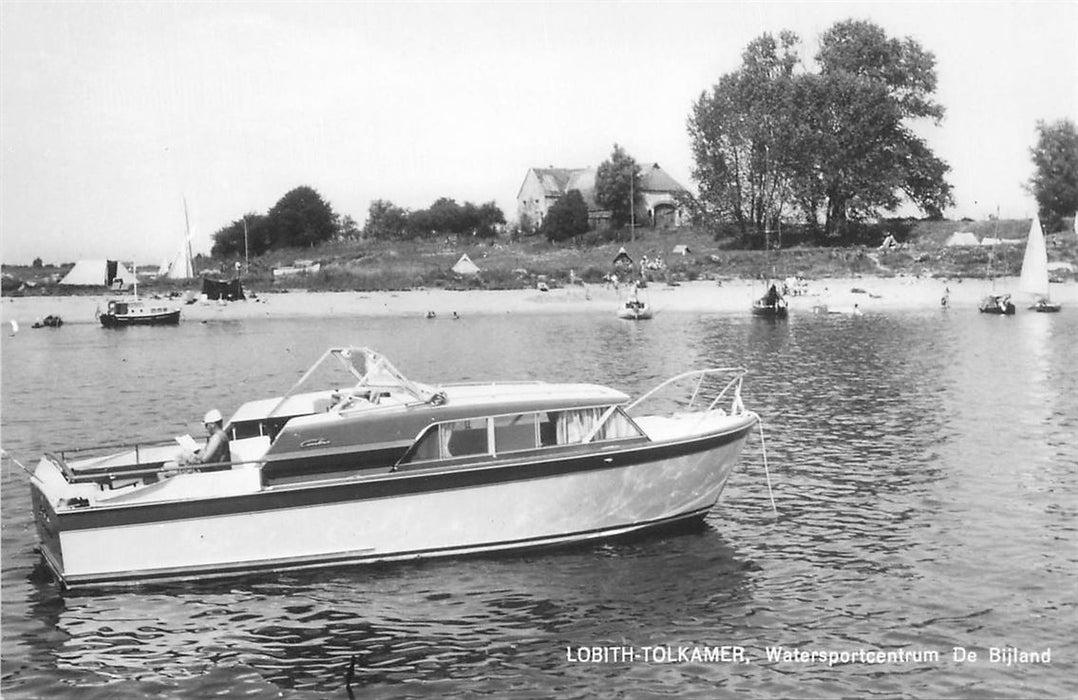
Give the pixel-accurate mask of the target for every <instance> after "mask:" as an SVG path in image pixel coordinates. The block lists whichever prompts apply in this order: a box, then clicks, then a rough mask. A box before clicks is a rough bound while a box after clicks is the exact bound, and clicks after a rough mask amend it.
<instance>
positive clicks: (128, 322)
mask: <svg viewBox="0 0 1078 700" xmlns="http://www.w3.org/2000/svg"><path fill="white" fill-rule="evenodd" d="M179 322H180V312H179V311H172V312H169V313H163V314H153V315H145V316H117V315H115V314H101V325H102V326H105V327H106V328H122V327H124V326H175V325H178V324H179Z"/></svg>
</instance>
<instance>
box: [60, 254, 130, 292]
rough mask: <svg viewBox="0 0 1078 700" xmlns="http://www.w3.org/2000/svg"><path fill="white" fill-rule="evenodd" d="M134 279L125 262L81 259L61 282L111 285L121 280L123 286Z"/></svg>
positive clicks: (96, 285) (84, 285)
mask: <svg viewBox="0 0 1078 700" xmlns="http://www.w3.org/2000/svg"><path fill="white" fill-rule="evenodd" d="M134 281H135V276H134V275H133V274H131V272H130V270H128V269H127V268H126V267H124V266H123V263H119V262H116V261H115V260H79V261H78V262H77V263H75V267H73V268H71V270H70V271H69V272H68V273H67V274H66V275H64V278H63V279H62V280H60V284H68V285H78V286H83V287H100V286H104V287H111V286H112V283H113V282H119V283H120V286H121V287H122V286H125V285H126V284H128V283H134Z"/></svg>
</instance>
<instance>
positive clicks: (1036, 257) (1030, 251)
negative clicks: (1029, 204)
mask: <svg viewBox="0 0 1078 700" xmlns="http://www.w3.org/2000/svg"><path fill="white" fill-rule="evenodd" d="M1018 287H1019V289H1021V290H1022V291H1023V292H1026V293H1027V294H1031V295H1032V296H1033V306H1030V307H1029V308H1030V309H1032V310H1033V311H1040V312H1053V311H1059V310H1060V309H1061V308H1063V305H1062V304H1058V303H1054V302H1052V301H1051V299H1050V298H1049V295H1048V249H1047V248H1046V247H1045V245H1044V232H1043V231H1042V230H1041V222H1040V220H1039V219H1038V218H1037V217H1033V222H1032V223H1031V224H1030V225H1029V238H1028V239H1026V254H1025V256H1024V257H1023V258H1022V275H1021V277H1019V278H1018Z"/></svg>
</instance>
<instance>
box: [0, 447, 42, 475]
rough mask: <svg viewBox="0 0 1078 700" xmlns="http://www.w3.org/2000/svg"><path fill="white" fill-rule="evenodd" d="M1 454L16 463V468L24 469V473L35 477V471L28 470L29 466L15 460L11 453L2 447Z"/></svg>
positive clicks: (0, 448)
mask: <svg viewBox="0 0 1078 700" xmlns="http://www.w3.org/2000/svg"><path fill="white" fill-rule="evenodd" d="M0 454H2V455H3V456H5V457H7V458H8V459H10V460H11V461H12V462H14V463H15V466H16V467H18V468H19V469H22V470H23V471H24V472H26V473H27V474H29V475H30V476H33V475H34V472H33V470H31V469H29V468H28V467H27V466H26V465H25V464H23V463H22V462H20V461H19V460H17V459H15V458H14V457H12V456H11V453H10V452H8V451H7V450H5V449H4V448H2V447H0Z"/></svg>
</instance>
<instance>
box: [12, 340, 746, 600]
mask: <svg viewBox="0 0 1078 700" xmlns="http://www.w3.org/2000/svg"><path fill="white" fill-rule="evenodd" d="M331 359H332V360H335V361H337V362H338V363H339V364H340V366H341V367H342V368H343V369H344V370H346V372H347V376H348V378H349V379H350V381H349V382H348V383H347V384H343V385H342V384H331V385H330V386H325V385H320V386H319V387H318V388H314V389H313V390H311V388H310V387H307V386H306V385H307V384H308V383H310V382H311V378H312V377H314V376H316V370H320V368H321V367H322V365H323V363H325V362H328V361H329V360H331ZM330 364H333V363H332V362H331V363H330ZM744 374H745V370H744V369H741V368H715V369H699V370H693V371H690V372H686V373H683V374H679V375H677V376H675V377H672V378H671V379H668V380H667V381H665V382H663V383H661V384H659V386H657V387H656V388H655V389H653V390H652V391H650V392H647V393H645V394H643V395H642V396H640V398H637V399H636V400H630V398H629V396H627V395H626V394H624V393H623V392H621V391H618V390H616V389H612V388H608V387H604V386H598V385H594V384H580V383H559V384H555V383H550V384H548V383H544V382H535V381H530V382H512V383H483V384H476V383H468V384H446V385H440V386H432V385H427V384H422V383H419V382H415V381H412V380H410V379H407V378H406V377H404V375H402V374H401V373H400V372H399V371H398V370H397V369H396V368H395V367H393V365H391V364H390V363H389V361H388V360H386V359H385V358H384V357H382V356H381V355H380V354H378V353H376V352H375V351H373V350H370V349H369V348H361V347H342V348H331V349H330V350H328V351H327V352H326V353H325V354H324V355H323V356H322V358H321V359H320V360H319V361H318V362H316V363H315V364H314V365H313V366H312V367H311V368H310V369H309V370H308V371H307V372H306V373H305V374H304V375H303V377H302V378H301V379H300V380H299V382H297V383H296V385H295V386H293V387H292V388H291V389H290V390H289V391H288V392H286V393H284V394H283V395H281V396H277V397H272V398H266V399H257V400H253V401H249V402H247V403H244V404H243V405H241V406H240V407H239V409H238V410H237V411H236V412H235V414H234V415H233V416H232V417H231V419H230V420H229V421H228V422H227V423H226V424H225V425H224V430H225V433H226V434H227V435H228V436H229V438H230V441H229V445H228V447H229V450H228V454H229V459H230V461H228V462H217V463H200V462H195V463H191V462H190V461H189V460H186V459H184V456H185V455H187V454H188V451H189V450H190V449H191V442H192V441H191V438H190V437H189V436H186V435H185V436H183V437H182V438H176V439H175V440H171V441H167V442H160V443H155V444H146V445H135V446H133V447H132V446H131V444H130V443H127V444H126V445H124V446H123V447H122V448H121V447H118V446H115V445H113V446H103V447H101V448H82V449H70V450H56V451H50V452H48V453H47V454H46V455H45V456H44V457H42V459H41V460H40V462H39V463H38V465H37V467H36V469H35V471H34V473H33V476H32V478H31V492H32V498H33V512H34V518H35V521H36V527H37V533H38V537H39V539H40V541H41V553H42V557H43V559H44V561H45V563H46V565H47V566H48V568H49V569H50V570H51V571H52V572H54V573H55V575H56V577H57V578H58V580H59V581H60V583H61V584H62V586H63V587H65V588H67V589H78V588H93V587H108V586H123V585H132V584H139V583H147V582H164V581H178V580H193V579H210V578H218V577H226V576H235V575H240V574H243V575H248V574H255V573H258V572H277V571H282V570H291V569H312V568H319V567H331V566H342V565H354V564H364V563H370V562H380V561H391V560H412V559H416V558H424V557H441V556H449V555H463V554H474V553H482V552H498V551H506V550H519V549H523V548H533V547H543V546H554V545H564V544H570V543H580V542H592V541H597V540H601V539H603V538H608V537H613V536H619V535H625V534H631V533H637V532H644V531H648V530H651V529H655V528H659V527H666V526H670V525H679V524H686V523H698V522H700V521H702V520H703V518H704V517H705V516H706V515H707V514H708V512H709V511H710V510H711V508H712V507H713V506H714V505H715V503H716V502H717V500H718V498H719V495H720V494H721V493H722V490H723V487H724V486H725V484H726V481H727V479H728V478H729V476H730V474H731V472H732V470H733V469H734V467H735V465H736V463H737V462H738V460H739V458H740V454H741V451H742V448H743V447H744V445H745V442H746V440H747V439H748V437H749V435H750V433H751V432H752V431H753V430H754V429H755V428H756V426H757V423H758V421H759V417H758V416H757V415H756V414H755V413H754V412H752V411H750V410H747V409H746V408H745V406H744V405H743V403H742V400H741V383H742V379H743V377H744ZM317 376H321V377H326V378H327V379H328V377H327V373H326V371H324V370H321V371H319V372H318V373H317ZM331 381H332V380H331ZM342 386H343V388H342ZM675 393H676V394H678V395H681V394H683V395H684V397H687V398H688V400H687V401H681V402H680V404H679V403H677V402H674V401H673V399H674V398H676V396H675ZM185 445H186V446H185ZM162 543H167V545H168V546H162Z"/></svg>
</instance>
